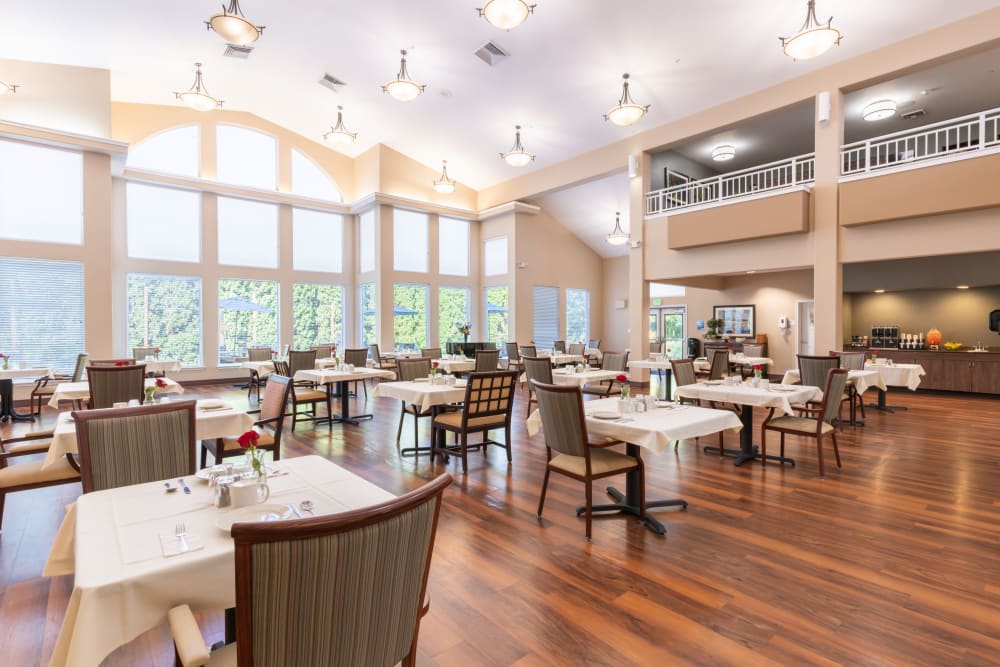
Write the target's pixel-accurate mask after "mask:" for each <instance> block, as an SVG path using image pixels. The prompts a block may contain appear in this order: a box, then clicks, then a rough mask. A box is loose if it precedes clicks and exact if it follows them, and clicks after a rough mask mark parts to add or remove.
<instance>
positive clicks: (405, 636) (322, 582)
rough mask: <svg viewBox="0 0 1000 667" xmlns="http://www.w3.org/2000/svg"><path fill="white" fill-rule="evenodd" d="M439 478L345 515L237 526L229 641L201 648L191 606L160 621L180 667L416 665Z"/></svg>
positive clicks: (443, 479) (446, 478) (443, 481)
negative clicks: (215, 647) (233, 636)
mask: <svg viewBox="0 0 1000 667" xmlns="http://www.w3.org/2000/svg"><path fill="white" fill-rule="evenodd" d="M450 483H451V476H450V475H440V476H439V477H437V478H436V479H434V480H433V481H431V482H429V483H427V484H425V485H424V486H422V487H420V488H419V489H416V490H414V491H411V492H410V493H407V494H406V495H403V496H400V497H399V498H395V499H393V500H391V501H388V502H385V503H382V504H380V505H375V506H372V507H366V508H364V509H359V510H354V511H351V512H341V513H338V514H332V515H327V516H318V517H315V518H312V517H311V518H307V519H299V520H291V521H275V522H270V523H264V522H260V523H236V524H234V525H233V527H232V536H233V541H234V543H235V546H236V554H235V562H236V575H235V578H236V643H235V644H229V645H227V646H224V647H222V648H220V649H218V650H216V651H214V652H212V651H210V650H209V648H208V647H207V646H206V645H205V640H204V638H203V637H202V634H201V631H200V630H199V628H198V624H197V621H196V620H195V617H194V614H193V613H192V612H191V608H190V607H189V606H187V605H182V606H179V607H174V608H173V609H171V610H170V612H168V614H167V622H168V624H169V626H170V631H171V634H173V637H174V643H175V645H176V648H177V658H178V661H179V663H180V664H181V665H183V667H196V666H200V665H204V666H207V667H217V666H220V665H237V664H238V665H373V666H376V665H377V666H379V667H381V666H385V667H389V666H390V665H395V664H399V663H402V664H403V665H404V667H411V666H412V665H415V664H416V658H417V637H418V635H419V631H420V621H421V618H422V617H423V616H424V615H425V614H426V613H427V610H428V608H429V607H428V605H427V604H426V602H425V595H426V591H427V574H428V572H429V570H430V564H431V555H432V553H433V550H434V535H435V532H436V531H437V522H438V515H439V514H440V509H441V496H442V494H443V492H444V489H445V487H446V486H448V485H449V484H450Z"/></svg>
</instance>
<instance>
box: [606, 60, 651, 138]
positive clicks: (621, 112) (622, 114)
mask: <svg viewBox="0 0 1000 667" xmlns="http://www.w3.org/2000/svg"><path fill="white" fill-rule="evenodd" d="M628 78H629V77H628V72H626V73H625V74H622V96H621V97H620V98H619V99H618V106H616V107H613V108H612V109H611V110H610V111H608V112H607V113H606V114H604V120H610V121H611V122H612V123H614V124H615V125H617V126H619V127H626V126H628V125H632V124H633V123H636V122H638V121H639V120H640V119H641V118H642V117H643V116H645V115H646V112H647V111H649V105H648V104H647V105H645V106H643V105H641V104H636V103H635V101H634V100H633V99H632V96H631V95H630V94H629V92H628Z"/></svg>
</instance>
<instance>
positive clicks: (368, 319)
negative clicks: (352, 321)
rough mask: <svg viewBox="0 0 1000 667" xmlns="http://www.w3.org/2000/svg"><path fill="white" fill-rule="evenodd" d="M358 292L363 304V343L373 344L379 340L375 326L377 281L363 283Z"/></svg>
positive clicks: (359, 299)
mask: <svg viewBox="0 0 1000 667" xmlns="http://www.w3.org/2000/svg"><path fill="white" fill-rule="evenodd" d="M358 292H359V298H358V301H359V303H360V304H361V308H360V312H361V344H362V345H371V344H372V343H377V342H378V331H377V330H376V327H375V323H376V319H375V310H376V308H377V307H378V299H377V298H376V296H375V294H376V292H375V283H364V284H362V285H361V286H360V287H359V288H358Z"/></svg>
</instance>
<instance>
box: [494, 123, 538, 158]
mask: <svg viewBox="0 0 1000 667" xmlns="http://www.w3.org/2000/svg"><path fill="white" fill-rule="evenodd" d="M500 157H502V158H503V160H504V162H506V163H507V164H509V165H510V166H512V167H523V166H524V165H526V164H528V163H529V162H531V161H532V160H534V159H535V156H534V155H532V154H531V153H529V152H528V151H526V150H524V146H522V145H521V126H520V125H515V126H514V147H513V148H511V149H510V150H509V151H507V152H506V153H500Z"/></svg>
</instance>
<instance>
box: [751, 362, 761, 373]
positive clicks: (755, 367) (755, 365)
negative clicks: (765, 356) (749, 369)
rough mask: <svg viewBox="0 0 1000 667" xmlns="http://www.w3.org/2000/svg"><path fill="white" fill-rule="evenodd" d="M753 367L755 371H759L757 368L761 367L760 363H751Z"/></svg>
mask: <svg viewBox="0 0 1000 667" xmlns="http://www.w3.org/2000/svg"><path fill="white" fill-rule="evenodd" d="M753 369H754V370H755V371H759V370H760V369H761V368H760V364H754V365H753Z"/></svg>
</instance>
